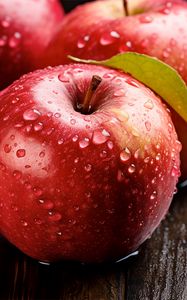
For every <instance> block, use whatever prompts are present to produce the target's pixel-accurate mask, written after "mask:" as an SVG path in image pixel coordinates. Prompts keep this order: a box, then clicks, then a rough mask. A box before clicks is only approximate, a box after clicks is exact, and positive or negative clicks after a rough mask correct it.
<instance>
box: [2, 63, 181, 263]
mask: <svg viewBox="0 0 187 300" xmlns="http://www.w3.org/2000/svg"><path fill="white" fill-rule="evenodd" d="M94 75H97V76H94ZM98 76H99V77H98ZM92 77H93V78H94V80H96V85H95V86H94V80H92ZM91 80H92V83H91V84H90V82H91ZM101 80H102V81H101ZM97 81H98V82H97ZM100 81H101V83H100V85H99V86H98V87H97V85H98V84H99V82H100ZM94 89H95V91H94ZM83 99H84V101H83ZM0 103H1V105H0V120H1V122H0V195H1V201H0V230H1V234H2V235H4V236H5V237H6V238H7V239H8V240H9V241H10V242H11V243H13V244H14V245H16V246H17V247H18V248H19V249H21V250H22V251H23V252H25V253H26V254H28V255H30V256H32V257H34V258H36V259H38V260H42V261H55V260H60V259H70V260H78V261H84V262H101V261H104V260H105V261H106V260H114V259H118V258H120V257H123V256H124V255H127V254H129V253H131V252H132V251H134V250H135V249H137V247H138V246H139V245H140V244H141V243H142V242H143V241H144V240H145V239H147V238H148V237H149V236H150V235H151V233H152V232H153V230H154V229H155V228H156V227H157V226H158V224H159V223H160V221H161V220H162V219H163V217H164V216H165V214H166V212H167V210H168V207H169V205H170V202H171V199H172V196H173V193H174V191H175V186H176V182H177V180H178V175H179V152H180V143H179V142H178V140H177V135H176V132H175V129H174V126H173V124H172V121H171V118H170V115H169V113H168V111H167V109H166V108H165V105H163V103H162V101H161V100H160V99H159V98H158V96H156V95H155V94H154V93H153V92H152V91H150V90H149V89H148V88H146V87H145V86H143V85H142V84H141V83H139V82H138V81H136V80H134V79H132V78H131V77H130V76H129V75H127V74H124V73H122V72H119V71H115V70H112V69H107V68H104V67H99V66H91V65H81V64H72V65H66V66H59V67H56V68H48V69H44V70H39V71H36V72H34V73H30V74H28V75H25V76H24V77H22V78H21V79H20V80H18V81H17V82H15V83H14V84H12V85H11V86H10V87H8V88H7V89H5V90H4V91H2V92H1V93H0Z"/></svg>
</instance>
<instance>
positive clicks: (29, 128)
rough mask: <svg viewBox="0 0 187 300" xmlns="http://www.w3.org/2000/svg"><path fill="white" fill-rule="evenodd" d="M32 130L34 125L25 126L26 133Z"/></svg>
mask: <svg viewBox="0 0 187 300" xmlns="http://www.w3.org/2000/svg"><path fill="white" fill-rule="evenodd" d="M17 127H18V126H17ZM19 127H22V126H19ZM31 130H32V124H29V125H26V126H25V131H26V132H27V133H29V132H31Z"/></svg>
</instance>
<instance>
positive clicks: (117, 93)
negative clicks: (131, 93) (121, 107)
mask: <svg viewBox="0 0 187 300" xmlns="http://www.w3.org/2000/svg"><path fill="white" fill-rule="evenodd" d="M124 95H125V90H124V89H119V90H118V91H115V92H114V96H116V97H122V96H124Z"/></svg>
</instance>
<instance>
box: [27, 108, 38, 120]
mask: <svg viewBox="0 0 187 300" xmlns="http://www.w3.org/2000/svg"><path fill="white" fill-rule="evenodd" d="M40 115H41V114H40V112H39V111H38V110H37V109H28V110H26V111H25V112H24V113H23V119H24V120H25V121H35V120H37V119H38V117H39V116H40Z"/></svg>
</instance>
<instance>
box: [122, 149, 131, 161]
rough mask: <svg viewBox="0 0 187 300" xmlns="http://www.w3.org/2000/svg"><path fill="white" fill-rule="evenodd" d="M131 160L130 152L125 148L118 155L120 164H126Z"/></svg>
mask: <svg viewBox="0 0 187 300" xmlns="http://www.w3.org/2000/svg"><path fill="white" fill-rule="evenodd" d="M130 158H131V152H130V150H129V149H128V148H127V147H126V148H125V149H124V150H122V151H121V153H120V160H121V162H122V163H124V162H127V161H128V160H129V159H130Z"/></svg>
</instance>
